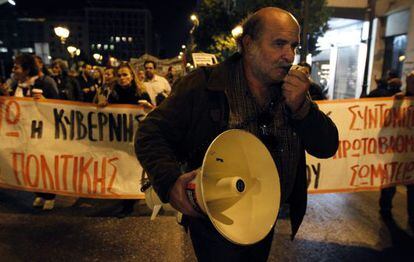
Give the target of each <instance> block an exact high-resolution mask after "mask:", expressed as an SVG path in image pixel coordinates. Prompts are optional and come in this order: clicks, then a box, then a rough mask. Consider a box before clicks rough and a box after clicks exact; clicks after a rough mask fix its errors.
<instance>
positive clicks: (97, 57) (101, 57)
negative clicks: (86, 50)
mask: <svg viewBox="0 0 414 262" xmlns="http://www.w3.org/2000/svg"><path fill="white" fill-rule="evenodd" d="M92 57H93V58H94V59H95V61H96V62H98V63H101V61H102V59H103V56H102V55H101V54H98V53H95V54H93V55H92Z"/></svg>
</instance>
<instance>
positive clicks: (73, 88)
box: [54, 75, 83, 102]
mask: <svg viewBox="0 0 414 262" xmlns="http://www.w3.org/2000/svg"><path fill="white" fill-rule="evenodd" d="M54 80H55V81H56V83H57V86H58V90H59V97H60V99H64V100H71V101H79V102H82V101H83V92H82V90H81V88H80V86H79V83H78V81H77V80H76V78H74V77H72V76H68V75H62V76H58V77H55V78H54Z"/></svg>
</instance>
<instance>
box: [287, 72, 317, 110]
mask: <svg viewBox="0 0 414 262" xmlns="http://www.w3.org/2000/svg"><path fill="white" fill-rule="evenodd" d="M310 84H311V81H310V79H309V71H308V69H307V68H306V67H303V66H299V65H293V66H292V67H291V68H290V70H289V72H288V74H287V75H286V77H285V78H284V84H283V86H282V93H283V96H284V98H285V103H286V105H287V106H288V107H289V109H290V110H291V111H292V112H293V113H295V112H296V111H297V110H298V109H299V108H301V106H302V105H303V102H304V101H305V98H306V95H307V93H308V90H309V87H310Z"/></svg>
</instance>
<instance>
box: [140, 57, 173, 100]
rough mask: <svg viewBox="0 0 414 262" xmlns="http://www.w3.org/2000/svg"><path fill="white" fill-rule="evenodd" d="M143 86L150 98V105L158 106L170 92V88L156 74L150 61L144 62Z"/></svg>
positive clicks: (166, 82) (154, 67) (163, 79)
mask: <svg viewBox="0 0 414 262" xmlns="http://www.w3.org/2000/svg"><path fill="white" fill-rule="evenodd" d="M144 69H145V81H144V85H145V88H146V90H147V92H148V95H149V96H150V98H151V103H152V104H153V105H155V106H158V105H159V104H160V103H161V102H162V101H163V100H164V99H165V98H166V97H167V96H168V95H169V94H170V92H171V86H170V84H169V83H168V81H167V79H165V78H164V77H162V76H159V75H157V74H156V69H157V66H156V63H155V62H154V61H152V60H146V61H145V62H144Z"/></svg>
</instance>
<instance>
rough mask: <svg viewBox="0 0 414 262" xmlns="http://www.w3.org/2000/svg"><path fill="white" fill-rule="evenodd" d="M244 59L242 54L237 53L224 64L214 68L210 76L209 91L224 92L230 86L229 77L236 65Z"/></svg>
mask: <svg viewBox="0 0 414 262" xmlns="http://www.w3.org/2000/svg"><path fill="white" fill-rule="evenodd" d="M240 59H242V56H241V54H240V53H235V54H233V55H232V56H230V57H229V58H228V59H226V60H225V61H224V62H222V63H220V64H217V65H214V66H212V70H211V73H210V76H209V77H208V82H207V89H208V90H211V91H224V89H225V87H226V86H228V85H229V81H230V80H229V76H230V74H231V71H232V70H233V69H234V66H235V64H236V63H237V62H238V61H239V60H240Z"/></svg>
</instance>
